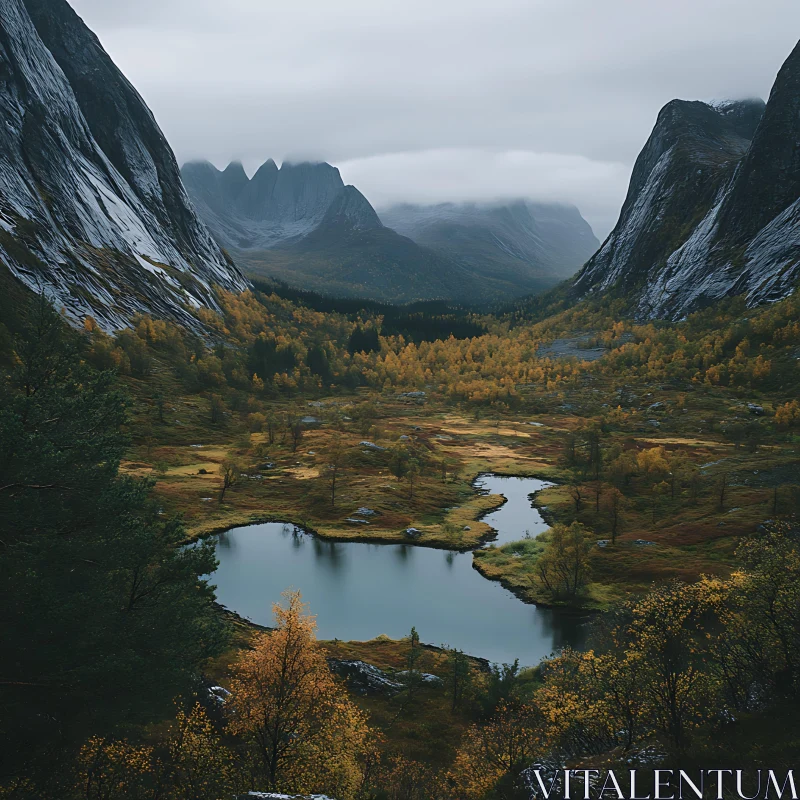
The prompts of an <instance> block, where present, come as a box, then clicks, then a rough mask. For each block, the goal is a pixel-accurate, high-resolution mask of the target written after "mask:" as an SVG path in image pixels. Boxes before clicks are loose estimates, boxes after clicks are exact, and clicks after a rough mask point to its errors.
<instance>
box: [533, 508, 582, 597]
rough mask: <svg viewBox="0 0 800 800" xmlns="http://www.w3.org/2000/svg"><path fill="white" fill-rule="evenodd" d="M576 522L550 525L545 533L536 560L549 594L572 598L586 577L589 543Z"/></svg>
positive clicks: (540, 576) (540, 577) (543, 583)
mask: <svg viewBox="0 0 800 800" xmlns="http://www.w3.org/2000/svg"><path fill="white" fill-rule="evenodd" d="M587 533H588V532H587V530H586V528H585V527H584V526H583V525H581V524H580V523H579V522H573V523H572V525H570V526H569V527H567V526H566V525H554V526H553V527H552V528H551V529H550V530H549V531H548V532H547V541H546V543H545V548H544V552H543V553H542V554H541V555H540V556H539V558H538V559H537V560H536V571H537V573H538V575H539V579H540V581H541V582H542V585H543V586H544V588H545V589H547V591H548V592H550V594H552V595H553V597H575V595H576V594H578V592H579V591H581V589H583V587H584V586H585V585H586V582H587V580H588V578H589V573H590V567H589V552H590V548H591V543H590V541H589V539H588V536H587Z"/></svg>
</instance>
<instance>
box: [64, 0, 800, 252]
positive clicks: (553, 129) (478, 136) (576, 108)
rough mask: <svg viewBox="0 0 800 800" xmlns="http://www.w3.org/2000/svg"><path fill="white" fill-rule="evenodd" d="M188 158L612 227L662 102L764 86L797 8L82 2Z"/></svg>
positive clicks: (381, 195)
mask: <svg viewBox="0 0 800 800" xmlns="http://www.w3.org/2000/svg"><path fill="white" fill-rule="evenodd" d="M72 2H73V5H74V7H75V9H76V11H78V13H79V14H81V16H83V18H84V19H85V20H86V22H87V23H88V24H89V26H90V27H91V28H93V29H94V30H95V32H96V33H97V34H98V36H99V37H100V39H101V41H102V43H103V45H104V46H105V47H106V49H107V50H108V51H109V53H110V54H111V56H112V57H113V58H114V59H115V61H116V62H117V64H118V65H119V66H120V67H121V68H122V69H123V71H124V72H125V73H126V75H127V76H128V77H129V78H130V79H131V81H132V82H133V83H134V85H135V86H136V87H137V88H138V89H139V91H140V92H141V93H142V95H143V96H144V98H145V100H146V101H147V102H148V104H149V105H150V107H151V108H152V109H153V112H154V113H155V115H156V118H157V119H158V121H159V123H160V125H161V127H162V128H163V130H164V132H165V133H166V135H167V137H168V138H169V140H170V142H171V144H172V146H173V148H174V149H175V151H176V154H177V156H178V159H179V160H180V161H184V160H188V159H192V158H208V159H209V160H211V161H213V162H214V163H216V164H218V165H224V164H226V163H227V162H228V161H229V160H231V159H232V158H238V159H241V160H242V161H243V162H244V163H245V165H246V166H247V167H248V168H250V169H252V168H254V167H255V166H256V165H257V164H259V163H261V162H262V161H264V160H265V159H266V158H267V157H270V156H271V157H273V158H275V159H276V160H277V161H278V162H280V161H281V160H282V159H284V158H287V157H288V158H292V159H294V160H297V159H299V158H314V159H321V160H327V161H330V162H331V163H334V164H336V165H338V166H340V167H341V168H342V173H343V177H344V178H345V180H347V181H349V182H352V183H355V184H356V185H357V186H359V188H360V189H361V190H362V191H363V192H364V193H365V194H366V195H367V197H369V198H370V199H371V200H372V201H373V202H374V203H375V204H376V205H385V204H386V203H387V202H393V201H396V200H410V201H425V200H430V201H440V200H461V199H487V198H495V197H510V196H519V195H524V196H529V197H531V198H534V199H557V200H561V201H565V202H573V203H575V204H576V205H578V207H579V208H580V209H581V210H582V211H583V213H584V216H586V218H587V219H588V220H589V221H590V222H591V223H592V225H593V226H594V227H595V229H596V232H597V234H598V235H599V236H601V237H602V236H604V235H605V234H606V233H607V232H608V230H609V228H610V227H611V226H612V225H613V223H614V221H615V219H616V216H617V213H618V210H619V206H620V204H621V202H622V199H623V198H624V194H625V187H626V182H627V176H628V175H629V173H630V169H631V166H632V164H633V161H634V159H635V157H636V154H637V152H638V151H639V149H640V148H641V146H642V144H643V142H644V140H645V139H646V137H647V135H648V134H649V132H650V129H651V128H652V125H653V122H654V120H655V116H656V114H657V113H658V110H659V108H660V107H661V106H662V105H663V104H664V103H666V102H667V101H669V100H670V99H672V98H674V97H683V98H687V99H704V100H711V99H722V98H742V97H749V96H760V97H766V96H767V94H768V92H769V88H770V86H771V83H772V81H773V79H774V77H775V73H776V72H777V70H778V68H779V67H780V65H781V63H782V61H783V60H784V59H785V58H786V56H787V55H788V53H789V52H790V50H791V48H792V47H793V46H794V44H795V42H796V38H797V35H798V31H800V3H798V2H797V0H762V2H759V3H754V2H752V0H672V2H669V3H654V2H653V3H651V2H639V3H634V2H631V0H603V2H596V0H491V1H490V0H458V2H456V1H455V0H338V1H337V2H336V3H331V2H330V1H329V0H225V2H222V0H138V2H137V3H130V2H129V0H72Z"/></svg>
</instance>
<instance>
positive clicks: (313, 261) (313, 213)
mask: <svg viewBox="0 0 800 800" xmlns="http://www.w3.org/2000/svg"><path fill="white" fill-rule="evenodd" d="M181 172H182V175H183V180H184V183H185V184H186V188H187V191H188V192H189V194H190V196H191V197H192V199H193V201H194V204H195V207H196V208H197V210H198V213H199V214H200V215H201V217H202V218H203V219H204V220H205V222H206V224H207V225H208V227H209V229H210V230H211V231H212V233H213V234H214V236H215V238H216V239H217V241H218V242H219V243H220V244H221V245H222V246H223V247H225V248H226V249H227V250H228V251H230V252H231V254H232V255H233V256H234V257H235V259H236V261H237V263H239V264H241V265H242V267H243V268H244V269H245V270H246V271H247V272H249V273H250V274H252V275H254V276H258V277H268V278H277V279H279V280H282V281H285V282H286V283H288V284H290V285H293V286H296V287H300V288H304V289H313V290H316V291H320V292H324V293H327V294H332V295H335V296H341V297H365V298H370V299H375V300H381V301H385V302H411V301H415V300H441V299H443V300H448V301H456V302H466V303H470V302H475V301H476V300H480V301H485V300H487V299H490V300H491V299H502V298H503V297H505V296H506V292H507V291H508V287H507V286H505V285H497V284H496V282H494V281H493V280H492V278H491V277H490V276H489V277H486V278H484V277H483V276H482V275H480V274H479V273H478V272H477V271H476V270H473V269H470V268H468V267H467V266H465V265H463V264H460V263H458V262H457V261H455V260H453V259H451V258H448V257H446V256H444V255H441V254H439V253H436V252H434V251H433V250H430V249H428V248H425V247H421V246H420V245H418V244H417V243H416V242H414V241H412V240H411V239H409V238H408V237H406V236H401V235H400V234H399V233H397V232H396V231H394V230H392V229H391V228H387V227H385V226H384V225H383V223H382V222H381V220H380V218H379V217H378V215H377V214H376V213H375V210H374V209H373V208H372V206H371V205H370V203H369V201H368V200H367V199H366V197H364V195H363V194H361V192H359V191H358V189H356V188H355V187H354V186H345V184H344V181H343V180H342V178H341V175H340V174H339V170H338V169H336V168H335V167H332V166H331V165H330V164H325V163H316V164H313V163H300V164H291V163H288V162H287V163H284V164H283V165H282V166H281V167H280V168H278V167H277V166H276V164H275V162H274V161H272V160H271V159H270V160H269V161H267V162H266V163H265V164H264V165H262V166H261V167H260V168H259V169H258V171H257V172H256V173H255V175H253V177H252V179H249V180H248V178H247V176H246V175H245V173H244V170H243V169H242V166H241V164H238V163H233V164H229V165H228V167H226V168H225V169H224V170H218V169H217V168H216V167H214V166H213V165H212V164H209V163H208V162H205V161H200V162H191V163H188V164H185V165H184V166H183V168H182V171H181Z"/></svg>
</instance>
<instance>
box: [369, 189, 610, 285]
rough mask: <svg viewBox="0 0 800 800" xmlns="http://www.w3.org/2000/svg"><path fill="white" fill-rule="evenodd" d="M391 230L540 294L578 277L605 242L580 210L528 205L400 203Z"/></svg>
mask: <svg viewBox="0 0 800 800" xmlns="http://www.w3.org/2000/svg"><path fill="white" fill-rule="evenodd" d="M380 217H381V219H382V220H383V222H384V224H385V225H388V226H389V227H390V228H394V229H395V230H396V231H398V232H399V233H402V234H404V235H405V236H408V237H410V238H411V239H413V240H414V241H415V242H417V243H418V244H421V245H424V246H426V247H430V248H431V249H433V250H436V251H437V252H439V253H441V254H443V255H446V256H448V257H450V258H454V259H456V260H458V261H459V262H460V263H463V264H466V265H468V266H470V267H473V268H475V269H479V270H481V272H482V273H483V274H487V275H491V276H493V277H495V278H498V279H500V280H504V281H513V282H514V283H515V284H517V285H518V286H519V287H520V293H522V290H523V289H527V290H528V291H537V290H539V291H540V290H541V289H542V288H548V287H550V286H553V285H555V284H556V283H558V282H559V281H561V280H564V279H565V278H568V277H570V276H572V275H573V274H574V273H575V272H576V270H578V269H579V268H580V267H581V266H582V265H583V264H584V263H585V262H586V260H587V259H588V258H589V257H590V256H591V255H592V254H593V253H594V252H595V250H597V248H598V246H599V244H600V243H599V242H598V241H597V238H596V237H595V235H594V233H593V232H592V229H591V227H590V226H589V224H588V223H587V222H586V221H585V220H584V219H583V217H582V216H581V214H580V212H579V211H578V209H577V208H575V207H574V206H563V205H559V204H555V203H533V202H530V201H525V200H514V201H510V202H505V203H501V202H497V203H439V204H436V205H427V206H425V205H414V204H407V203H406V204H400V205H394V206H391V207H389V208H387V209H385V210H382V211H381V212H380Z"/></svg>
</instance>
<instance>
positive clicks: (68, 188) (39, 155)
mask: <svg viewBox="0 0 800 800" xmlns="http://www.w3.org/2000/svg"><path fill="white" fill-rule="evenodd" d="M182 176H183V180H182V178H181V171H179V170H178V167H177V164H176V162H175V158H174V156H173V153H172V150H171V149H170V147H169V145H168V143H167V142H166V140H165V138H164V136H163V134H162V133H161V131H160V130H159V128H158V125H157V124H156V122H155V120H154V118H153V115H152V114H151V113H150V111H149V109H148V108H147V106H146V105H145V103H144V102H143V100H142V98H141V97H140V96H139V95H138V93H137V92H136V90H135V89H134V88H133V87H132V86H131V84H130V83H129V82H128V81H127V80H126V78H125V77H124V75H122V73H121V72H120V71H119V70H118V69H117V68H116V66H115V65H114V63H113V62H112V61H111V59H110V58H109V56H108V55H107V54H106V53H105V51H104V50H103V48H102V47H101V45H100V43H99V42H98V40H97V38H96V37H95V36H94V34H93V33H92V32H91V31H90V30H89V29H88V28H87V27H86V26H85V25H84V24H83V22H82V21H81V20H80V18H79V17H78V16H77V15H76V14H75V13H74V12H73V10H72V9H71V8H70V6H69V5H68V3H67V2H66V0H2V2H0V264H3V265H5V266H6V267H7V268H8V269H9V270H10V272H11V274H13V275H14V276H15V277H16V278H17V279H19V280H20V281H21V282H22V283H23V284H25V285H26V286H28V287H29V288H31V289H33V290H34V291H44V292H45V293H46V294H47V295H48V296H49V297H50V298H51V299H52V300H53V301H54V302H55V303H56V305H57V306H58V307H59V308H63V309H64V310H65V312H66V314H67V315H68V316H69V317H70V318H71V319H72V320H74V321H76V322H77V321H80V320H82V319H83V317H84V316H86V315H88V314H90V315H92V316H93V317H95V318H96V319H97V320H98V321H99V322H100V323H101V325H103V326H104V327H105V328H106V329H109V330H111V329H114V328H119V327H122V326H124V325H127V324H129V322H130V320H131V319H132V318H133V317H134V316H135V315H136V314H137V313H139V312H150V313H153V314H155V315H158V316H162V317H171V318H173V319H176V320H178V321H181V322H183V323H185V324H187V325H190V326H197V325H198V324H199V323H198V322H197V319H196V317H194V316H193V315H192V313H191V312H192V311H193V310H194V309H196V308H198V307H201V306H206V307H212V308H213V307H215V305H216V303H217V299H216V295H215V287H223V288H225V289H230V290H233V291H239V290H242V289H245V288H246V287H247V286H248V285H249V284H248V281H247V279H246V278H245V277H244V273H243V271H242V270H244V272H247V273H251V274H253V275H259V276H267V277H273V278H277V279H281V280H283V281H285V282H287V283H288V284H290V285H292V286H295V287H299V288H305V289H313V290H317V291H322V292H326V293H328V294H331V295H336V296H350V297H353V296H359V297H365V298H374V299H377V300H383V301H389V302H407V301H413V300H431V299H441V300H447V301H450V302H460V303H465V304H478V303H480V304H484V305H485V304H488V303H491V302H498V301H505V300H509V299H512V298H516V297H519V296H521V295H525V294H529V293H535V292H540V291H542V290H544V289H547V288H549V287H551V286H553V285H554V284H555V283H557V282H558V281H560V280H562V279H563V278H565V277H567V276H569V275H570V273H572V272H573V271H574V270H576V269H578V268H579V267H580V266H581V264H582V263H583V262H584V261H585V260H586V259H587V258H588V257H589V256H590V255H591V253H592V251H593V250H594V248H595V247H596V245H597V242H596V240H595V239H594V235H593V234H592V232H591V229H590V228H589V226H588V225H587V223H586V222H585V221H584V220H583V219H582V218H581V216H580V213H579V212H578V210H577V209H575V208H572V207H564V206H556V205H548V204H541V203H531V202H527V201H522V200H515V201H509V202H498V203H493V204H487V203H484V204H477V203H462V204H452V203H445V204H440V205H433V206H412V205H399V206H394V207H392V208H388V209H386V210H384V211H382V212H381V214H380V216H379V215H378V214H377V213H376V211H375V209H374V208H373V207H372V206H371V205H370V203H369V202H368V201H367V199H366V198H365V197H364V196H363V195H362V194H361V193H360V192H359V191H358V190H357V189H356V188H355V187H353V186H345V184H344V182H343V181H342V178H341V176H340V174H339V171H338V170H337V169H335V168H334V167H332V166H330V165H329V164H319V163H316V164H312V163H301V164H290V163H286V164H284V165H283V166H282V167H280V168H278V166H277V165H276V164H275V163H274V162H273V161H267V162H266V163H265V164H264V165H263V166H262V167H261V168H260V169H259V170H258V171H257V172H256V173H255V175H253V177H252V178H249V177H248V176H247V174H246V173H245V171H244V169H243V168H242V166H241V165H240V164H231V165H229V166H228V167H227V168H226V169H225V170H224V171H220V170H218V169H216V168H215V167H214V166H212V165H211V164H208V163H205V162H199V163H190V164H187V165H185V167H184V168H183V170H182ZM184 184H185V185H184ZM190 197H191V199H190ZM222 248H225V250H223V249H222ZM226 250H227V251H228V252H226ZM240 267H241V269H240ZM799 278H800V45H798V47H797V48H795V50H794V52H793V53H792V54H791V55H790V56H789V58H788V59H787V61H786V62H785V64H784V65H783V67H782V68H781V70H780V72H779V74H778V76H777V78H776V81H775V85H774V87H773V89H772V92H771V94H770V98H769V101H768V103H767V104H766V105H765V104H764V103H763V102H762V101H760V100H747V101H740V102H734V103H724V104H717V105H709V104H706V103H701V102H688V101H681V100H675V101H672V102H671V103H669V104H667V105H666V106H665V107H664V108H663V109H662V111H661V112H660V114H659V116H658V119H657V121H656V125H655V128H654V130H653V133H652V134H651V136H650V138H649V140H648V141H647V143H646V145H645V147H644V149H643V150H642V152H641V154H640V155H639V157H638V159H637V161H636V164H635V167H634V170H633V174H632V176H631V182H630V187H629V191H628V196H627V198H626V200H625V204H624V206H623V208H622V211H621V214H620V219H619V222H618V223H617V226H616V227H615V229H614V231H613V232H612V233H611V234H610V236H609V237H608V238H607V239H606V241H605V242H604V243H603V245H602V247H600V249H599V250H598V251H597V252H596V253H595V254H594V255H593V256H592V257H591V258H589V260H588V261H587V262H586V264H585V266H584V267H583V269H582V270H581V271H580V272H579V274H578V275H577V277H576V278H575V279H574V280H573V282H572V283H571V284H570V285H569V287H568V294H569V296H570V297H572V299H574V300H575V301H577V300H580V299H581V298H585V297H590V296H598V295H601V294H605V293H609V292H610V293H614V294H617V295H623V296H625V297H627V298H628V300H629V303H630V308H631V310H632V311H633V313H635V314H636V315H638V316H639V317H644V318H652V317H662V318H673V319H674V318H680V317H682V316H684V315H685V314H687V313H689V312H691V311H692V310H695V309H698V308H702V307H704V306H706V305H709V304H712V303H714V302H716V301H718V300H719V299H720V298H724V297H728V296H731V295H739V294H742V295H745V296H746V298H747V302H748V303H750V304H751V305H755V304H757V303H763V302H769V301H772V300H776V299H779V298H781V297H784V296H786V295H787V294H789V293H790V292H792V291H793V290H794V288H795V287H796V286H797V283H798V279H799Z"/></svg>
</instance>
